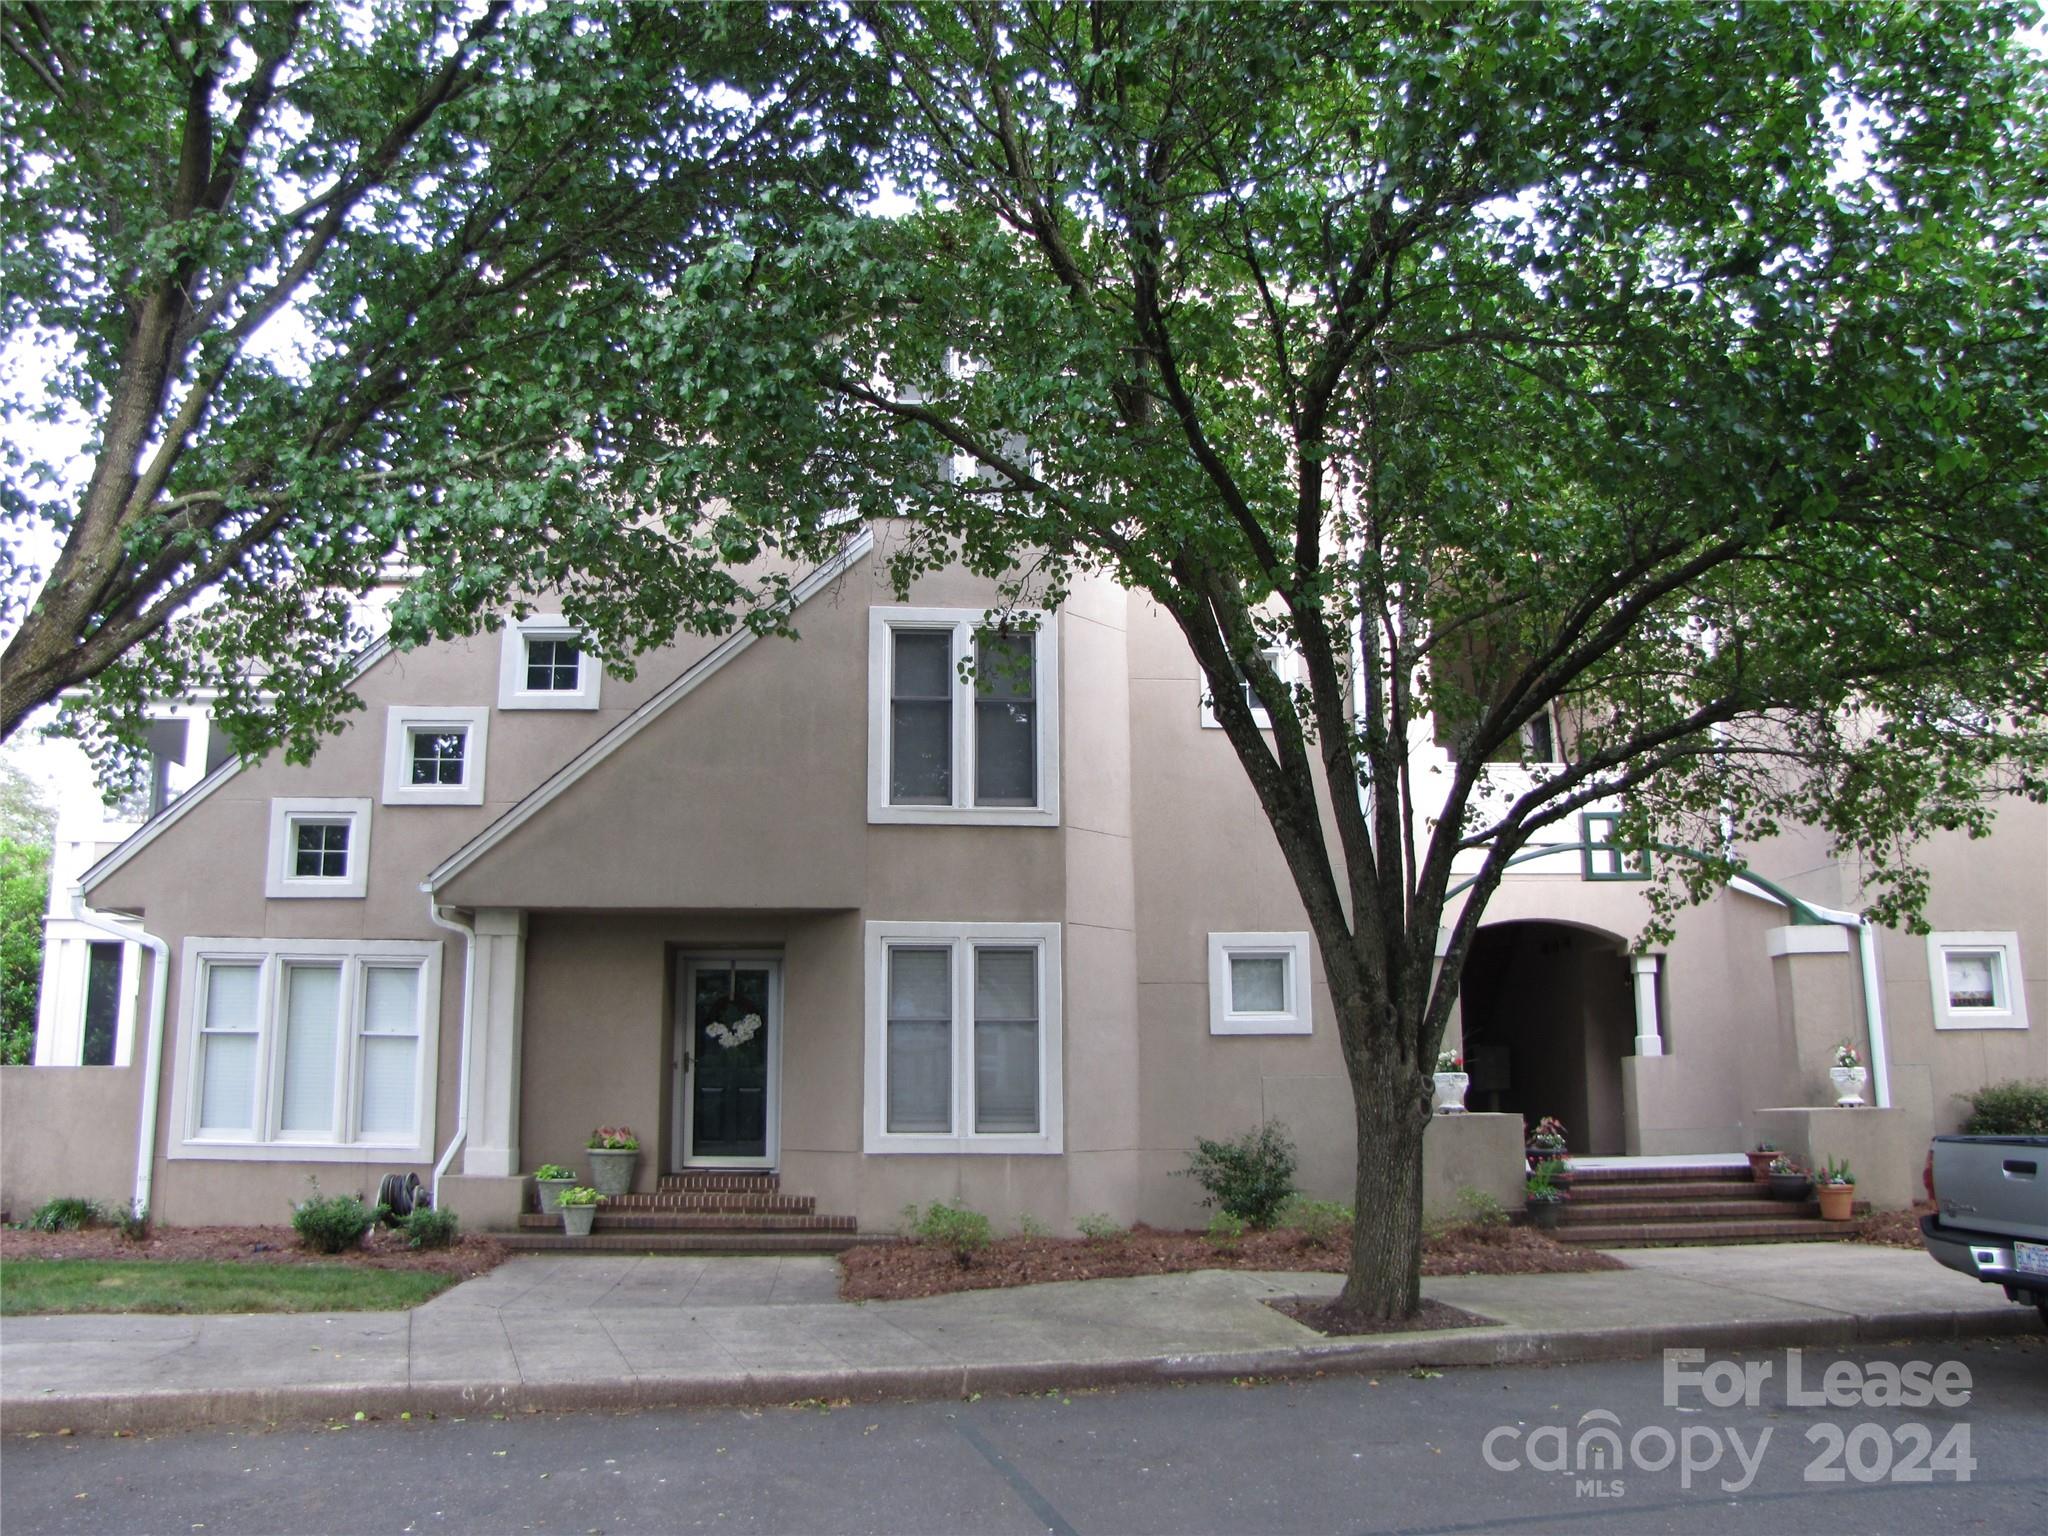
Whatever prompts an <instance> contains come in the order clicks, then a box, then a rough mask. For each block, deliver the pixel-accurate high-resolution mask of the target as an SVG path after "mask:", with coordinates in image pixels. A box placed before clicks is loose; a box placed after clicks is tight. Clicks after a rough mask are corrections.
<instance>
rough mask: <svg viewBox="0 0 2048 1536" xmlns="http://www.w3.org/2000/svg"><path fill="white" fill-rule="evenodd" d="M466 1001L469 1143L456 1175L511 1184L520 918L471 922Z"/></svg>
mask: <svg viewBox="0 0 2048 1536" xmlns="http://www.w3.org/2000/svg"><path fill="white" fill-rule="evenodd" d="M474 987H475V990H474V993H473V995H472V996H471V998H470V1026H469V1027H470V1037H469V1081H468V1082H467V1083H466V1084H464V1086H463V1092H464V1093H465V1094H467V1095H468V1103H469V1143H468V1146H467V1148H466V1150H465V1151H464V1152H463V1155H462V1171H463V1172H464V1173H465V1174H468V1175H470V1176H471V1177H482V1178H510V1177H511V1176H512V1175H513V1174H515V1173H517V1172H518V1171H519V1057H520V1050H521V1045H520V1037H521V1034H522V1027H523V1023H524V1015H525V989H526V913H525V911H524V910H522V909H520V908H517V907H482V908H479V909H478V911H477V914H476V976H475V981H474Z"/></svg>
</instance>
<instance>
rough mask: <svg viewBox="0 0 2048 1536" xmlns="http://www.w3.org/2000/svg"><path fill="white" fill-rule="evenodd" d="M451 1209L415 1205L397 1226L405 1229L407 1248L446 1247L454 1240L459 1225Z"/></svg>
mask: <svg viewBox="0 0 2048 1536" xmlns="http://www.w3.org/2000/svg"><path fill="white" fill-rule="evenodd" d="M459 1224H460V1223H458V1222H457V1221H456V1219H455V1213H454V1212H453V1211H437V1210H435V1209H434V1208H433V1207H432V1206H431V1205H416V1206H414V1207H413V1208H412V1209H411V1210H410V1211H409V1212H407V1213H406V1217H405V1220H403V1221H401V1222H400V1223H399V1226H401V1227H402V1228H404V1229H405V1245H406V1246H407V1247H408V1248H446V1247H447V1246H448V1245H449V1244H450V1243H452V1242H454V1241H455V1229H456V1227H457V1226H458V1225H459Z"/></svg>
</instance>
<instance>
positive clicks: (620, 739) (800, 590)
mask: <svg viewBox="0 0 2048 1536" xmlns="http://www.w3.org/2000/svg"><path fill="white" fill-rule="evenodd" d="M874 547H875V535H874V530H873V529H871V528H868V527H865V526H863V527H862V528H861V530H860V531H859V532H858V533H856V534H855V535H854V536H853V537H852V538H850V539H848V540H847V542H846V544H845V546H844V547H843V548H841V549H840V551H839V553H837V554H836V555H834V556H832V558H831V559H829V560H826V561H825V562H823V563H822V564H820V565H819V566H817V567H816V568H815V569H814V570H812V571H811V572H810V573H809V574H808V575H806V576H805V577H804V578H803V579H802V580H800V581H798V582H797V583H796V584H795V585H794V586H792V587H791V588H790V596H791V598H792V599H793V601H794V606H796V607H799V608H800V607H802V606H803V605H804V604H805V603H807V602H809V601H810V600H811V599H812V598H813V597H815V596H817V595H818V593H819V592H821V591H823V590H824V589H825V588H826V587H828V586H830V585H831V584H832V583H833V582H834V581H837V580H838V579H839V577H841V576H842V575H844V574H845V573H846V572H847V571H848V570H850V569H851V568H852V567H853V566H854V565H855V564H856V563H857V562H858V561H860V560H861V559H862V558H864V557H865V556H866V555H867V554H868V552H869V551H871V550H872V549H873V548H874ZM757 638H758V637H757V636H756V635H755V634H754V632H753V631H752V630H749V629H738V630H735V631H734V632H733V633H732V634H729V635H727V636H726V637H725V638H724V639H723V640H721V641H719V643H718V644H717V645H715V646H713V647H712V648H711V649H710V650H709V651H708V652H706V653H705V654H704V655H703V656H702V657H700V658H698V660H697V661H696V662H694V663H693V664H692V665H691V666H689V667H687V668H685V669H684V671H683V672H682V673H680V674H679V675H678V676H677V677H676V678H675V679H674V680H673V681H672V682H670V683H668V684H667V685H666V686H665V687H663V688H662V689H661V690H660V692H658V693H656V694H655V695H654V696H653V697H652V698H650V699H648V700H647V702H646V703H644V704H642V705H641V706H640V707H639V708H638V709H636V710H634V711H633V712H632V713H631V714H629V715H627V716H626V717H625V718H624V719H623V720H621V721H620V722H619V723H618V724H617V725H615V726H613V727H612V728H611V729H610V730H609V731H606V732H605V733H604V734H603V735H602V736H600V737H598V738H597V740H595V741H593V742H592V743H591V744H590V745H589V746H587V747H585V748H584V749H583V750H582V751H581V752H579V753H577V754H576V756H574V757H572V758H570V759H569V761H568V762H566V763H564V764H563V765H562V766H561V767H560V768H558V769H556V770H555V771H554V772H553V773H552V774H550V775H549V776H548V777H547V778H545V779H543V780H542V781H541V782H540V783H539V784H538V785H536V786H535V787H534V788H533V789H531V790H529V791H528V792H527V794H526V795H525V796H524V797H523V798H522V799H520V800H519V801H518V802H516V803H515V804H514V805H513V806H512V807H511V809H509V810H508V811H506V812H505V814H504V815H502V816H500V817H499V818H498V819H497V820H496V821H494V822H492V823H491V824H490V825H489V826H488V827H485V828H484V829H483V831H481V832H479V833H478V834H477V835H476V836H475V837H473V838H471V839H470V840H469V841H468V842H467V843H464V844H463V845H462V846H461V847H460V848H458V849H456V851H455V852H454V853H452V854H450V855H449V856H448V857H447V858H446V859H444V860H442V861H441V863H440V864H438V865H437V866H435V868H434V869H433V870H431V871H430V872H429V873H428V875H427V877H426V878H425V879H424V880H422V881H421V882H420V889H421V890H423V891H429V892H432V891H436V890H439V889H440V888H441V887H442V886H444V885H446V884H447V883H448V882H449V881H450V880H453V879H454V878H455V877H456V876H457V875H459V874H461V873H462V872H463V871H464V870H466V869H468V868H469V867H470V866H471V865H472V864H474V863H476V861H477V860H478V859H481V858H482V857H483V856H484V855H485V854H487V853H489V852H490V851H491V850H492V849H494V848H496V847H498V846H499V845H500V844H501V843H503V842H505V841H506V839H508V838H510V837H511V836H512V835H513V834H514V833H516V832H517V831H518V830H519V829H520V828H521V827H523V826H525V825H526V824H527V823H528V822H529V821H531V820H532V819H533V818H534V817H535V816H537V815H539V814H540V812H541V811H543V810H545V809H546V808H547V807H548V806H549V805H551V804H553V803H554V802H555V801H556V800H557V799H559V798H560V797H561V796H562V795H563V794H564V793H566V792H567V791H568V790H569V789H570V788H571V787H572V786H573V785H575V784H576V783H577V782H578V781H579V780H581V779H582V778H584V777H585V776H586V775H587V774H589V773H590V771H591V770H592V769H594V768H596V767H597V766H598V765H599V764H600V763H602V762H604V760H605V759H606V758H608V757H610V756H611V755H612V754H613V753H615V752H617V751H618V750H619V749H620V748H621V747H623V746H625V745H626V743H627V742H629V741H631V740H632V739H633V738H634V737H635V736H638V735H639V734H640V733H641V732H642V731H644V730H646V729H647V727H648V726H650V725H652V724H653V723H654V722H655V721H657V720H659V719H660V718H661V717H662V716H663V715H665V714H667V713H668V711H669V710H671V709H673V708H674V707H675V706H676V705H677V704H678V703H679V702H681V701H682V700H683V699H685V698H687V697H688V696H689V695H690V694H692V693H694V692H695V691H696V690H697V689H699V688H701V687H702V686H703V685H704V684H705V682H706V681H708V680H709V679H710V678H712V677H714V676H716V675H717V673H718V672H719V671H720V670H722V669H723V668H724V667H725V666H726V664H727V663H729V662H731V661H732V660H733V659H734V658H735V657H737V656H738V655H739V654H740V653H741V652H742V651H744V650H746V649H747V647H749V646H750V645H752V644H753V643H754V641H755V640H756V639H757Z"/></svg>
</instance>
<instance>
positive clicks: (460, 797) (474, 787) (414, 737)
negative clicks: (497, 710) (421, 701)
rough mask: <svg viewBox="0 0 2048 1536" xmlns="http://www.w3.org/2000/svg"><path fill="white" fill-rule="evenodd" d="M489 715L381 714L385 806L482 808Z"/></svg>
mask: <svg viewBox="0 0 2048 1536" xmlns="http://www.w3.org/2000/svg"><path fill="white" fill-rule="evenodd" d="M490 725H491V712H490V711H489V710H488V709H484V708H482V707H476V708H469V707H448V708H442V709H435V708H429V707H426V706H422V705H415V704H393V705H391V706H390V707H389V708H388V709H386V710H385V711H384V793H383V796H382V799H383V802H384V804H386V805H482V804H483V803H484V747H485V746H486V744H487V742H488V739H489V735H490Z"/></svg>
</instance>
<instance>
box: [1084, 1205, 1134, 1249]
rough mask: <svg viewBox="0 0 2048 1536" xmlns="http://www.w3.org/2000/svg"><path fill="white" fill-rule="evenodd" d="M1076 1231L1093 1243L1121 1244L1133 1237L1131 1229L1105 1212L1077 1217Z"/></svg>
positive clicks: (1092, 1212)
mask: <svg viewBox="0 0 2048 1536" xmlns="http://www.w3.org/2000/svg"><path fill="white" fill-rule="evenodd" d="M1074 1229H1075V1230H1076V1231H1077V1232H1079V1233H1080V1234H1081V1235H1082V1236H1083V1237H1085V1238H1087V1239H1088V1241H1089V1242H1091V1243H1120V1242H1122V1241H1123V1240H1124V1239H1125V1238H1127V1237H1129V1236H1130V1235H1131V1232H1130V1228H1128V1227H1126V1226H1124V1225H1123V1224H1122V1223H1120V1222H1117V1221H1114V1220H1112V1219H1111V1218H1110V1216H1109V1214H1108V1213H1107V1212H1105V1211H1089V1212H1087V1213H1086V1214H1084V1215H1080V1216H1076V1217H1075V1218H1074Z"/></svg>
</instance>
